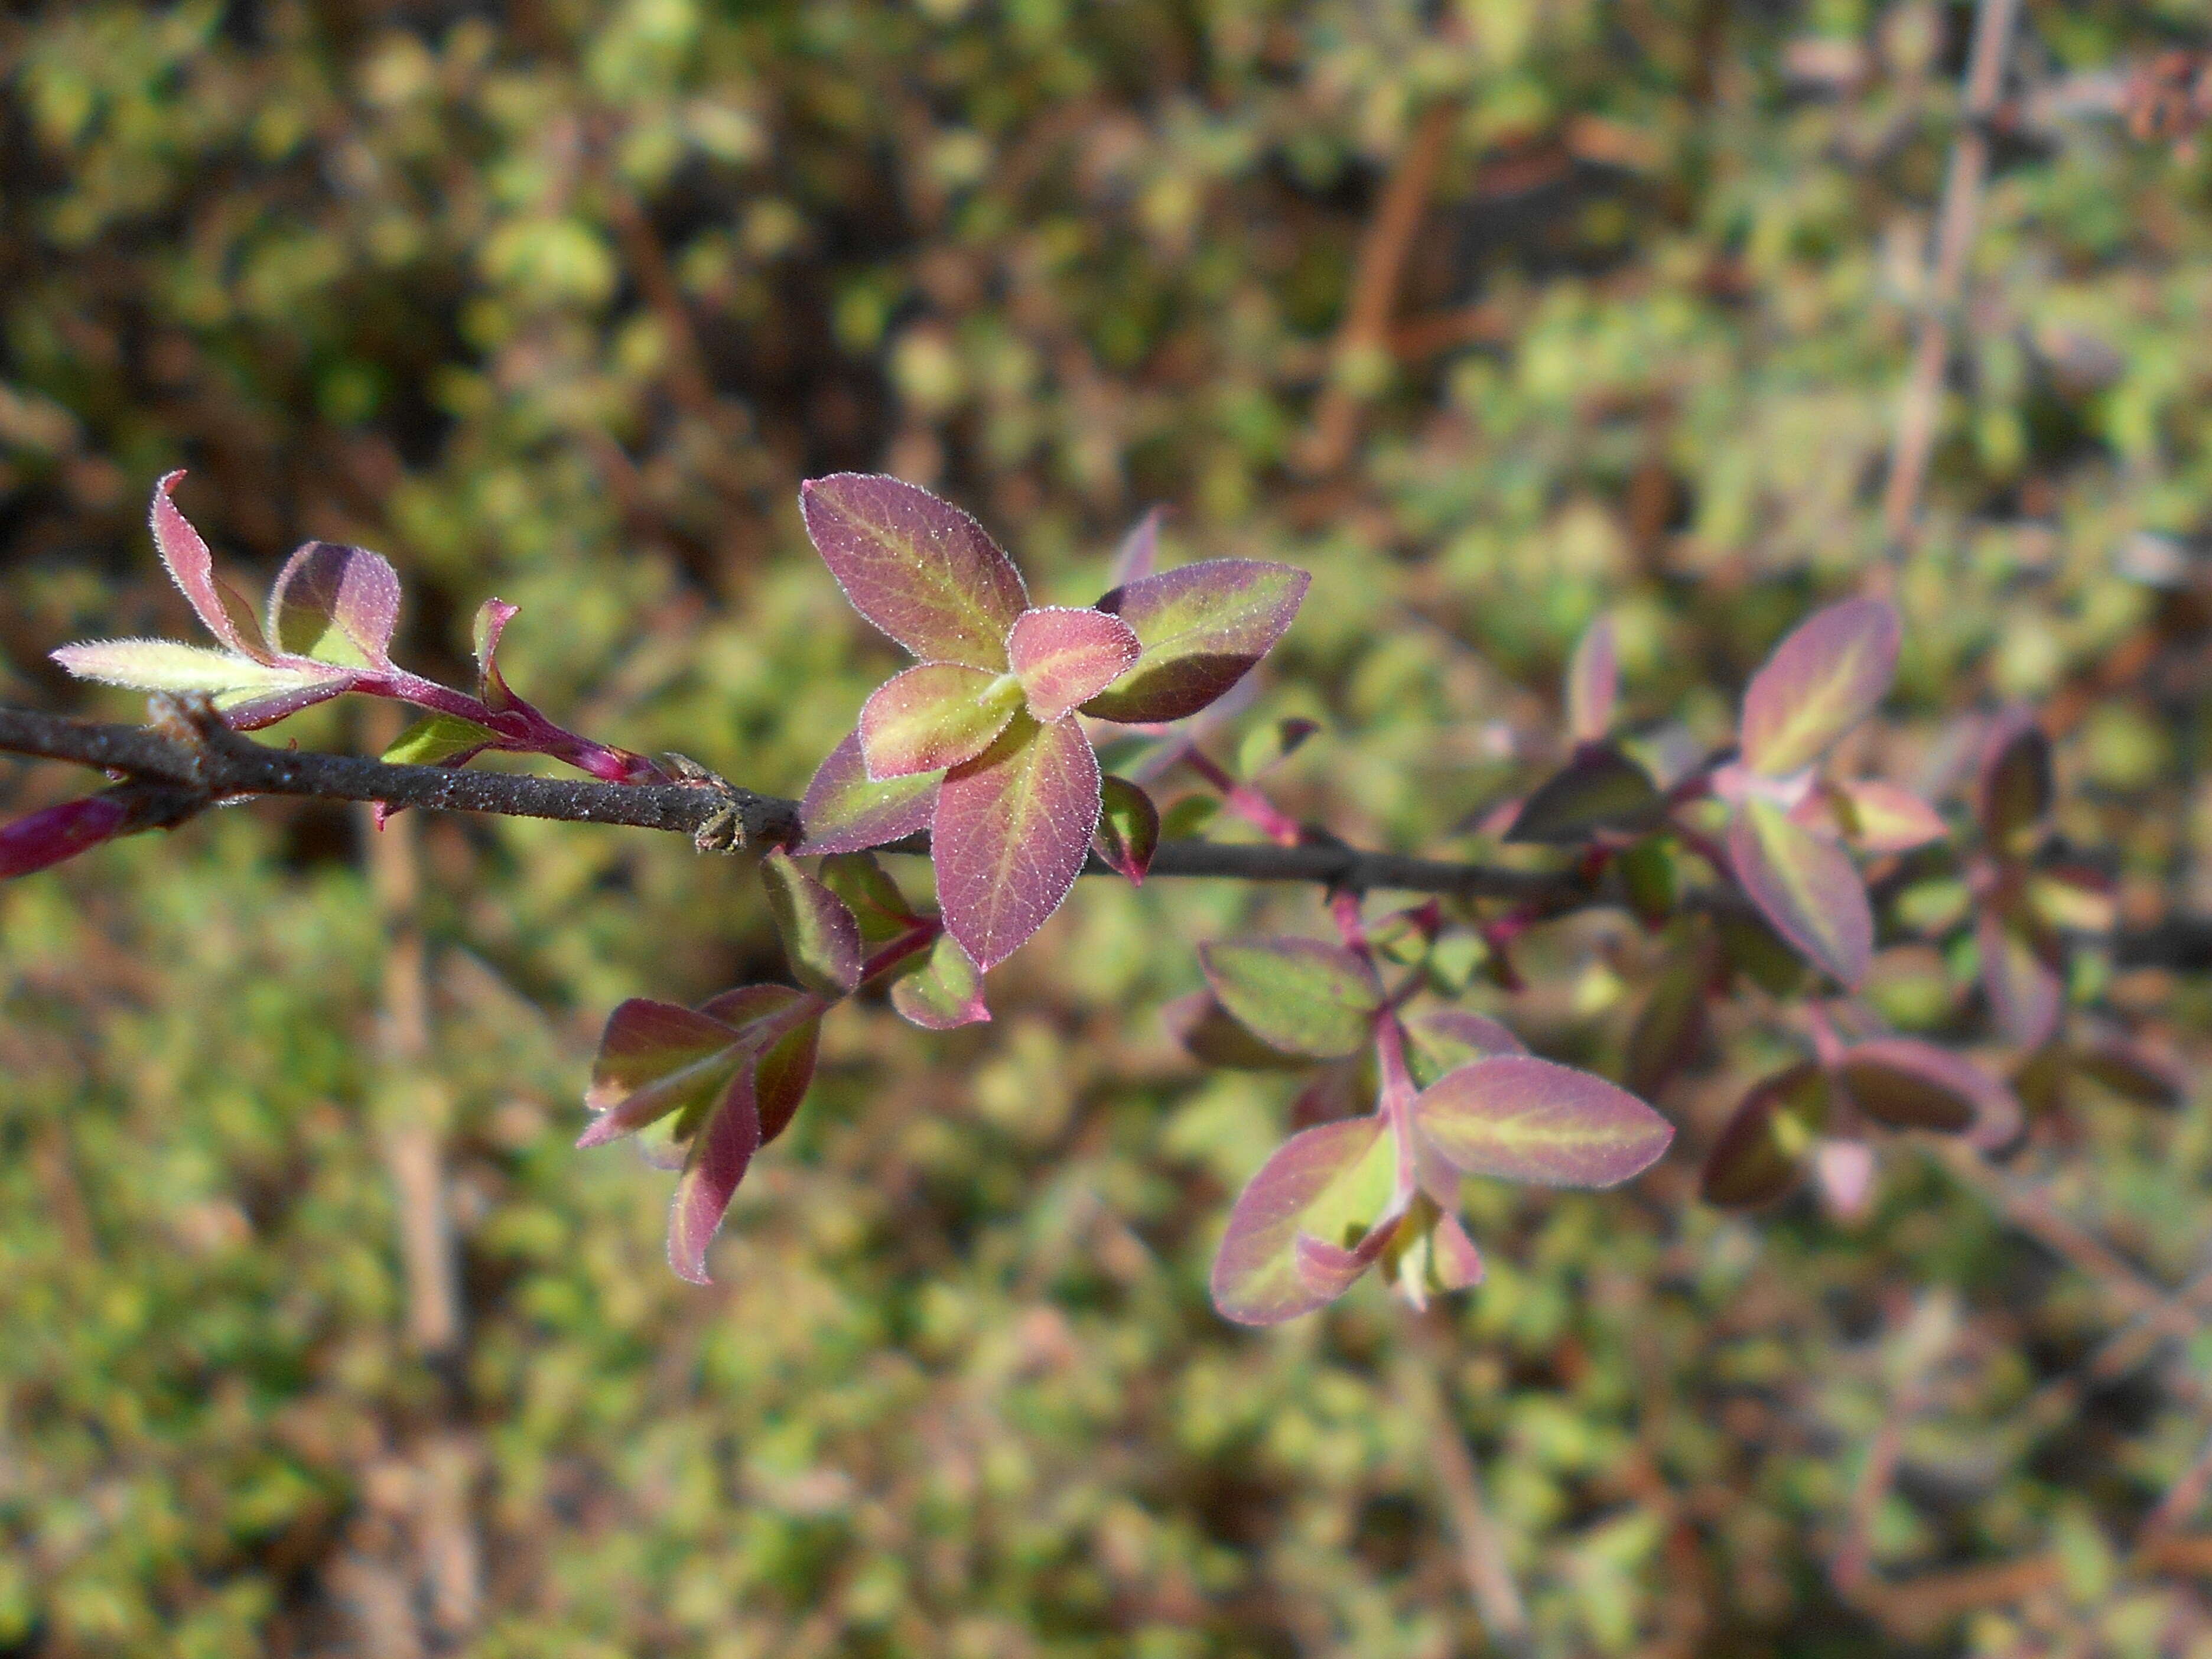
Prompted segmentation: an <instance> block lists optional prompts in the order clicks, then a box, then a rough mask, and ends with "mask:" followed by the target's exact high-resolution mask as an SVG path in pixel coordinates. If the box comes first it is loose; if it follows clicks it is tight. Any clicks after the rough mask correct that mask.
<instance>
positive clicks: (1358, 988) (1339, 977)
mask: <svg viewBox="0 0 2212 1659" xmlns="http://www.w3.org/2000/svg"><path fill="white" fill-rule="evenodd" d="M1198 957H1199V961H1200V964H1201V965H1202V966H1203V967H1204V968H1205V969H1206V982H1207V983H1208V984H1209V985H1211V986H1212V987H1213V994H1214V995H1215V996H1216V997H1218V998H1219V999H1220V1000H1221V1006H1223V1007H1225V1008H1226V1009H1227V1010H1228V1011H1229V1012H1231V1014H1232V1015H1234V1016H1235V1017H1236V1018H1237V1020H1238V1021H1239V1022H1240V1023H1241V1024H1243V1025H1244V1026H1245V1027H1246V1028H1247V1029H1248V1030H1250V1031H1251V1032H1253V1034H1254V1035H1255V1036H1258V1037H1259V1039H1260V1040H1261V1042H1264V1043H1266V1044H1267V1046H1268V1047H1269V1048H1278V1049H1280V1050H1281V1051H1282V1052H1284V1053H1285V1054H1310V1055H1311V1056H1312V1057H1313V1058H1315V1059H1316V1060H1333V1059H1334V1058H1336V1057H1337V1056H1338V1055H1340V1054H1351V1053H1352V1052H1353V1051H1354V1050H1356V1049H1358V1048H1362V1047H1364V1046H1365V1044H1366V1042H1368V1040H1369V1038H1370V1036H1371V1035H1372V1034H1373V1031H1374V1026H1375V1014H1376V1010H1378V1009H1379V1008H1381V1007H1382V1006H1383V987H1382V986H1381V985H1380V984H1378V983H1377V982H1376V978H1375V970H1374V969H1372V968H1370V967H1369V966H1368V965H1367V963H1364V962H1362V961H1361V960H1360V959H1359V958H1358V957H1356V956H1354V955H1352V952H1351V951H1346V950H1343V949H1341V948H1340V947H1339V946H1337V945H1328V944H1324V943H1323V942H1322V940H1320V939H1297V938H1286V939H1236V940H1222V941H1216V942H1214V943H1212V944H1208V945H1200V946H1199V947H1198Z"/></svg>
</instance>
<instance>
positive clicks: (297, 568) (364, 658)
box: [269, 542, 399, 668]
mask: <svg viewBox="0 0 2212 1659" xmlns="http://www.w3.org/2000/svg"><path fill="white" fill-rule="evenodd" d="M398 620H399V576H398V572H396V571H395V570H393V569H392V566H391V565H390V564H389V563H387V562H386V561H385V559H384V558H383V557H382V556H380V555H379V554H375V553H372V552H370V551H369V550H368V549H367V548H365V547H347V546H344V545H343V544H339V543H337V542H309V543H307V544H306V545H305V546H303V547H301V549H300V550H298V551H296V552H295V553H294V554H293V555H292V556H291V557H290V558H289V559H287V560H286V561H285V562H284V568H283V570H281V571H279V572H278V573H277V575H276V586H273V587H271V588H270V590H269V641H270V644H272V645H274V646H275V647H276V648H277V649H278V650H279V651H283V652H289V653H291V654H292V655H294V656H298V657H313V658H314V659H317V660H318V661H321V662H334V663H340V664H343V665H345V666H346V667H349V668H387V667H389V666H391V664H392V658H391V656H390V654H389V653H390V649H391V645H392V628H393V627H394V625H395V624H397V623H398Z"/></svg>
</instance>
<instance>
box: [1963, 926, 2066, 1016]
mask: <svg viewBox="0 0 2212 1659" xmlns="http://www.w3.org/2000/svg"><path fill="white" fill-rule="evenodd" d="M1974 945H1975V949H1976V952H1977V954H1978V955H1979V957H1981V978H1982V994H1983V995H1984V996H1985V997H1987V998H1988V999H1989V1002H1990V1015H1991V1016H1992V1017H1993V1018H1995V1019H1996V1024H1997V1030H2000V1031H2002V1032H2003V1033H2004V1036H2005V1040H2006V1041H2007V1042H2016V1043H2018V1044H2019V1045H2020V1046H2021V1048H2041V1047H2042V1046H2043V1045H2044V1044H2045V1043H2046V1042H2050V1041H2051V1038H2052V1037H2053V1036H2056V1035H2057V1030H2058V1015H2059V1012H2060V1010H2061V1009H2062V1008H2063V1006H2064V1005H2065V1000H2066V987H2065V985H2064V984H2063V982H2062V981H2060V979H2059V977H2058V974H2057V970H2056V969H2053V968H2052V967H2051V964H2050V963H2047V962H2045V960H2044V959H2043V955H2042V952H2040V951H2038V950H2037V949H2036V946H2035V941H2034V940H2033V939H2031V938H2029V937H2028V935H2027V933H2026V932H2024V931H2023V930H2022V929H2021V928H2019V927H2014V926H2012V925H2011V924H2009V923H2008V922H2007V921H2006V920H2005V918H2004V917H2003V916H2002V915H2000V914H1999V913H1998V912H1997V911H1996V910H1994V909H1985V910H1984V911H1983V912H1982V913H1981V914H1980V915H1978V916H1977V917H1976V918H1975V919H1974Z"/></svg>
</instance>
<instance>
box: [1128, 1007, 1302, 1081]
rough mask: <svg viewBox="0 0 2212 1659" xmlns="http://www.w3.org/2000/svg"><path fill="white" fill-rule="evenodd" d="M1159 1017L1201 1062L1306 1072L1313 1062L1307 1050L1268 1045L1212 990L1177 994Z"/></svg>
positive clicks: (1234, 1068)
mask: <svg viewBox="0 0 2212 1659" xmlns="http://www.w3.org/2000/svg"><path fill="white" fill-rule="evenodd" d="M1160 1018H1163V1019H1164V1020H1165V1021H1166V1022H1167V1027H1168V1030H1170V1031H1172V1032H1174V1033H1175V1037H1176V1042H1180V1043H1182V1046H1183V1048H1184V1049H1185V1050H1186V1051H1188V1054H1189V1055H1190V1057H1191V1058H1192V1059H1193V1060H1196V1061H1197V1062H1198V1063H1199V1064H1200V1065H1201V1066H1219V1067H1220V1068H1221V1069H1222V1070H1224V1071H1229V1072H1303V1071H1304V1070H1305V1069H1306V1068H1307V1067H1308V1066H1311V1065H1312V1064H1313V1061H1312V1060H1310V1059H1308V1058H1307V1057H1306V1056H1305V1055H1304V1054H1285V1053H1284V1052H1283V1051H1282V1050H1281V1049H1279V1048H1269V1047H1268V1046H1267V1044H1266V1043H1264V1042H1261V1041H1260V1039H1259V1038H1258V1037H1255V1036H1253V1035H1252V1033H1251V1032H1249V1031H1248V1030H1245V1029H1244V1027H1243V1026H1242V1025H1240V1024H1237V1021H1236V1020H1235V1019H1234V1018H1231V1015H1230V1012H1229V1011H1228V1010H1227V1009H1226V1008H1224V1007H1223V1006H1221V1005H1220V1004H1219V1003H1218V1002H1217V1001H1215V1000H1213V997H1212V994H1211V993H1209V992H1206V991H1194V992H1193V993H1191V994H1190V995H1188V996H1187V997H1177V998H1176V1000H1174V1001H1173V1002H1170V1003H1169V1004H1168V1005H1167V1006H1165V1007H1164V1008H1162V1009H1161V1010H1160Z"/></svg>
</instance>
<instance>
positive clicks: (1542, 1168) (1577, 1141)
mask: <svg viewBox="0 0 2212 1659" xmlns="http://www.w3.org/2000/svg"><path fill="white" fill-rule="evenodd" d="M1413 1121H1414V1124H1415V1126H1416V1127H1418V1128H1419V1131H1420V1133H1421V1134H1422V1136H1423V1137H1424V1138H1425V1139H1427V1141H1428V1142H1429V1144H1430V1145H1431V1146H1434V1147H1435V1148H1436V1149H1437V1152H1439V1153H1441V1154H1442V1155H1443V1158H1444V1159H1445V1161H1446V1162H1447V1163H1449V1164H1450V1165H1451V1166H1452V1167H1453V1168H1454V1169H1455V1170H1461V1171H1462V1172H1463V1173H1465V1174H1468V1175H1479V1176H1492V1177H1494V1178H1496V1179H1498V1180H1500V1181H1521V1182H1535V1183H1537V1184H1539V1185H1542V1186H1547V1187H1613V1186H1617V1185H1619V1184H1620V1182H1624V1181H1626V1180H1628V1179H1629V1178H1630V1177H1631V1176H1635V1175H1638V1174H1640V1173H1642V1172H1643V1171H1644V1170H1646V1169H1648V1168H1650V1166H1651V1164H1654V1163H1656V1161H1657V1160H1658V1158H1659V1156H1660V1154H1661V1153H1662V1152H1665V1151H1666V1150H1667V1144H1668V1142H1669V1141H1670V1140H1672V1139H1674V1126H1673V1125H1672V1124H1670V1123H1668V1121H1667V1120H1666V1119H1665V1118H1663V1117H1661V1116H1660V1115H1659V1114H1658V1113H1656V1112H1655V1111H1653V1110H1652V1109H1650V1107H1649V1106H1646V1105H1645V1104H1644V1103H1643V1102H1642V1101H1640V1100H1638V1099H1637V1098H1636V1097H1635V1096H1633V1095H1632V1094H1630V1093H1629V1092H1628V1091H1626V1090H1625V1089H1620V1088H1617V1087H1615V1086H1614V1085H1612V1084H1610V1083H1607V1081H1606V1080H1605V1079H1603V1078H1601V1077H1594V1076H1592V1075H1591V1074H1590V1073H1588V1072H1578V1071H1577V1070H1575V1069H1574V1068H1573V1067H1572V1066H1560V1065H1556V1064H1554V1063H1553V1061H1551V1060H1538V1059H1535V1058H1534V1057H1533V1056H1531V1055H1528V1054H1506V1055H1501V1056H1499V1057H1498V1058H1495V1059H1491V1060H1476V1061H1475V1062H1474V1063H1473V1064H1472V1065H1468V1066H1461V1067H1460V1068H1459V1069H1458V1070H1456V1071H1454V1072H1450V1073H1446V1074H1445V1075H1444V1076H1443V1077H1442V1078H1440V1079H1437V1081H1436V1082H1435V1083H1433V1084H1431V1085H1430V1086H1429V1087H1428V1088H1426V1089H1424V1090H1423V1091H1421V1093H1420V1096H1419V1099H1417V1100H1416V1101H1415V1103H1414V1105H1413Z"/></svg>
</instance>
